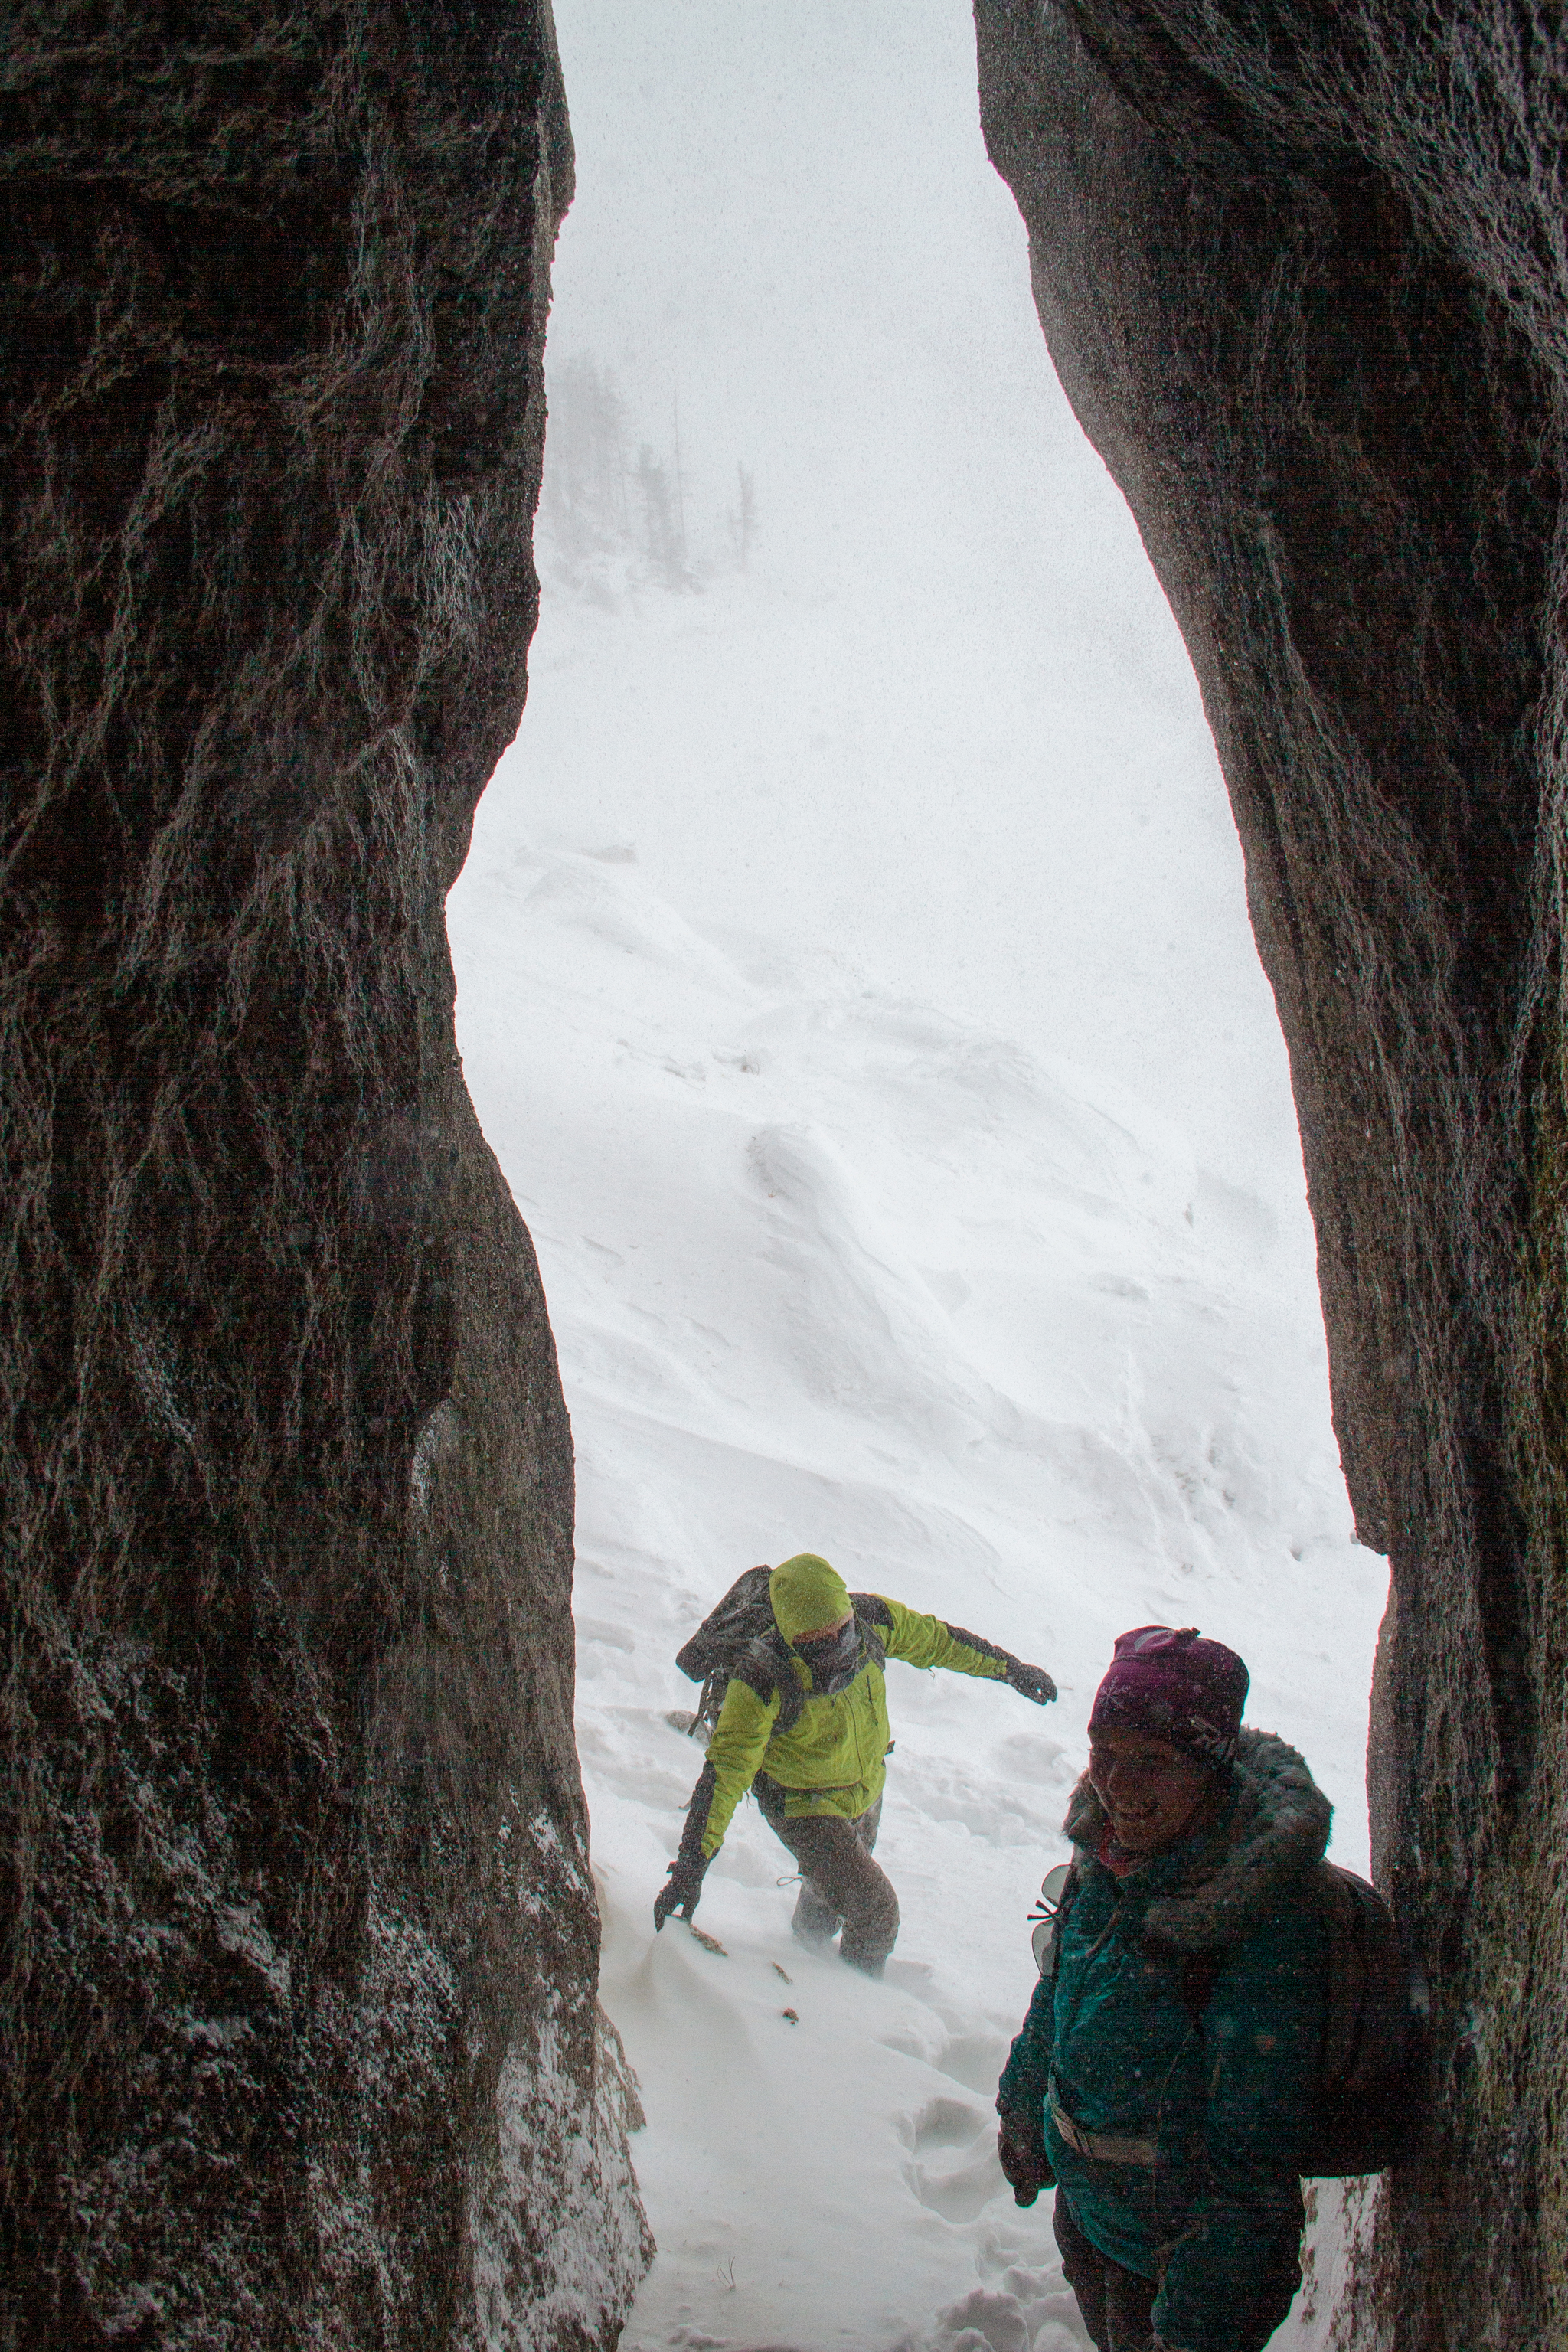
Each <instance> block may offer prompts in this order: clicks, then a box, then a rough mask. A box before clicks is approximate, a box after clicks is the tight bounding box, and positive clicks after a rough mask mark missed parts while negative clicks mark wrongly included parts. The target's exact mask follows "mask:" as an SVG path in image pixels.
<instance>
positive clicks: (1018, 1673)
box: [1004, 1658, 1057, 1706]
mask: <svg viewBox="0 0 1568 2352" xmlns="http://www.w3.org/2000/svg"><path fill="white" fill-rule="evenodd" d="M1004 1679H1005V1682H1006V1684H1007V1686H1008V1688H1009V1689H1010V1690H1016V1691H1021V1692H1022V1693H1023V1695H1024V1696H1025V1697H1026V1698H1032V1699H1033V1700H1034V1702H1035V1705H1036V1706H1049V1705H1050V1703H1051V1701H1052V1699H1054V1698H1055V1696H1056V1695H1057V1686H1056V1685H1055V1683H1054V1682H1052V1680H1051V1678H1050V1676H1049V1675H1048V1674H1047V1672H1046V1670H1045V1668H1044V1666H1026V1664H1024V1661H1023V1659H1022V1658H1009V1659H1008V1661H1007V1672H1006V1675H1005V1678H1004Z"/></svg>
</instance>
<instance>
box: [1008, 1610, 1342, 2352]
mask: <svg viewBox="0 0 1568 2352" xmlns="http://www.w3.org/2000/svg"><path fill="white" fill-rule="evenodd" d="M1246 1695H1247V1668H1246V1665H1245V1664H1243V1662H1242V1660H1241V1659H1240V1658H1238V1657H1237V1654H1236V1652H1235V1651H1234V1650H1230V1649H1227V1648H1226V1646H1225V1644H1224V1643H1220V1642H1214V1641H1205V1640H1204V1639H1203V1637H1202V1636H1201V1635H1200V1634H1199V1633H1197V1632H1196V1631H1195V1629H1194V1628H1191V1627H1186V1628H1183V1629H1181V1630H1179V1631H1173V1629H1172V1628H1171V1627H1169V1626H1165V1625H1141V1626H1139V1627H1137V1628H1136V1629H1135V1630H1134V1631H1133V1632H1132V1633H1123V1634H1122V1635H1121V1638H1120V1639H1119V1640H1118V1642H1117V1644H1116V1654H1115V1656H1114V1658H1113V1659H1112V1661H1111V1664H1110V1671H1109V1672H1108V1673H1107V1675H1106V1676H1105V1679H1104V1681H1103V1682H1102V1683H1101V1684H1100V1689H1099V1691H1098V1692H1097V1694H1096V1696H1095V1702H1094V1706H1093V1709H1092V1711H1091V1713H1090V1716H1089V1770H1088V1772H1087V1773H1086V1774H1085V1775H1084V1778H1083V1779H1082V1780H1081V1781H1080V1782H1079V1786H1078V1788H1077V1790H1075V1791H1074V1794H1073V1800H1072V1803H1071V1805H1070V1807H1069V1809H1068V1820H1067V1832H1068V1837H1069V1838H1070V1839H1071V1840H1072V1843H1073V1845H1074V1847H1075V1849H1076V1859H1075V1861H1074V1864H1073V1870H1072V1874H1071V1876H1070V1877H1069V1879H1068V1889H1067V1892H1066V1893H1065V1895H1064V1898H1063V1901H1062V1906H1061V1909H1060V1911H1059V1912H1058V1926H1057V1931H1056V1936H1055V1940H1054V1951H1053V1957H1054V1968H1053V1967H1051V1966H1050V1965H1049V1964H1047V1973H1045V1974H1044V1975H1042V1977H1041V1979H1040V1982H1039V1984H1038V1986H1037V1989H1036V1992H1035V1997H1034V2000H1033V2002H1032V2004H1031V2006H1030V2009H1029V2013H1028V2016H1027V2017H1026V2019H1025V2021H1024V2027H1023V2031H1022V2032H1021V2033H1020V2034H1019V2035H1018V2037H1017V2039H1016V2042H1014V2044H1013V2048H1012V2053H1011V2055H1010V2056H1009V2058H1008V2060H1007V2064H1006V2067H1005V2070H1004V2072H1003V2075H1002V2080H1001V2084H1000V2085H999V2087H998V2091H997V2098H996V2105H997V2110H998V2113H999V2114H1000V2116H1001V2118H1002V2122H1001V2130H1000V2133H999V2135H998V2151H997V2152H998V2155H999V2157H1000V2159H1001V2164H1002V2168H1003V2170H1004V2172H1005V2174H1006V2175H1007V2178H1008V2179H1009V2180H1010V2181H1011V2182H1012V2184H1013V2189H1014V2193H1015V2195H1016V2199H1017V2201H1018V2203H1019V2204H1020V2205H1028V2204H1032V2203H1033V2202H1034V2200H1035V2199H1036V2197H1037V2195H1038V2194H1039V2192H1040V2190H1041V2189H1044V2188H1048V2187H1049V2186H1050V2185H1051V2183H1052V2182H1053V2181H1055V2182H1056V2183H1057V2184H1058V2189H1057V2204H1056V2216H1055V2222H1056V2235H1057V2242H1058V2246H1059V2247H1060V2249H1061V2253H1062V2263H1063V2268H1064V2269H1065V2271H1066V2273H1067V2277H1068V2283H1069V2284H1070V2285H1071V2286H1072V2288H1073V2291H1074V2293H1075V2294H1076V2295H1077V2297H1078V2301H1079V2309H1080V2310H1081V2312H1082V2314H1083V2319H1084V2326H1085V2327H1086V2329H1087V2331H1088V2334H1089V2337H1090V2339H1091V2341H1092V2342H1093V2343H1094V2344H1095V2345H1096V2346H1097V2347H1099V2352H1262V2347H1263V2346H1264V2345H1265V2344H1266V2343H1267V2342H1268V2339H1269V2337H1270V2336H1272V2335H1273V2333H1274V2331H1275V2329H1276V2328H1277V2327H1278V2326H1279V2325H1280V2323H1281V2321H1282V2320H1283V2319H1284V2318H1285V2315H1286V2314H1287V2313H1288V2311H1289V2307H1290V2303H1291V2299H1292V2297H1293V2296H1294V2294H1295V2292H1296V2288H1297V2285H1298V2284H1299V2283H1300V2263H1299V2259H1298V2256H1299V2249H1300V2237H1301V2226H1302V2202H1301V2183H1300V2178H1299V2162H1300V2155H1301V2152H1302V2142H1303V2137H1304V2134H1305V2131H1306V2128H1307V2126H1308V2125H1309V2124H1310V2119H1311V2115H1312V2100H1313V2094H1314V2090H1315V2086H1316V2083H1317V2071H1318V2061H1319V2055H1320V2053H1321V2046H1322V2038H1323V2032H1324V2024H1325V1990H1324V1989H1325V1984H1326V1980H1327V1966H1328V1954H1327V1946H1326V1940H1325V1933H1324V1929H1323V1926H1322V1920H1321V1914H1320V1912H1319V1910H1318V1906H1317V1905H1316V1904H1315V1902H1314V1901H1313V1898H1312V1894H1311V1886H1310V1873H1311V1871H1312V1869H1313V1866H1314V1865H1315V1864H1317V1863H1318V1862H1319V1861H1320V1860H1321V1855H1322V1853H1323V1849H1324V1847H1325V1845H1326V1844H1327V1842H1328V1834H1329V1822H1330V1806H1329V1801H1328V1800H1327V1798H1326V1797H1324V1796H1323V1795H1322V1793H1321V1790H1319V1789H1318V1788H1317V1787H1316V1786H1315V1785H1314V1783H1313V1780H1312V1776H1311V1774H1310V1772H1309V1770H1308V1769H1307V1767H1306V1765H1305V1763H1304V1762H1303V1761H1302V1759H1301V1758H1300V1756H1299V1755H1298V1754H1297V1752H1296V1750H1295V1749H1294V1748H1289V1747H1287V1745H1286V1743H1285V1742H1284V1740H1282V1739H1279V1738H1276V1737H1275V1736H1274V1735H1273V1733H1271V1732H1265V1731H1255V1730H1252V1729H1250V1728H1244V1727H1243V1725H1242V1721H1241V1710H1242V1704H1243V1701H1244V1699H1245V1697H1246Z"/></svg>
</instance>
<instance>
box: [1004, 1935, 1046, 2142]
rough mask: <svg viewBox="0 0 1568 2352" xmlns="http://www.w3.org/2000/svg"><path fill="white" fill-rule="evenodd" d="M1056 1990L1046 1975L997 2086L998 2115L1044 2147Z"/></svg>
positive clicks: (1036, 1989) (1009, 2053) (1040, 1981)
mask: <svg viewBox="0 0 1568 2352" xmlns="http://www.w3.org/2000/svg"><path fill="white" fill-rule="evenodd" d="M1056 1992H1057V1988H1056V1982H1055V1979H1053V1978H1051V1977H1042V1978H1041V1979H1040V1980H1039V1982H1038V1984H1037V1986H1036V1987H1035V1997H1034V1999H1033V2000H1031V2001H1030V2003H1029V2011H1028V2015H1027V2016H1026V2018H1025V2020H1024V2022H1023V2026H1022V2028H1021V2029H1020V2031H1019V2032H1018V2034H1017V2036H1016V2040H1015V2041H1014V2043H1013V2047H1012V2049H1011V2050H1010V2051H1009V2052H1008V2053H1007V2063H1006V2064H1005V2066H1004V2067H1003V2069H1002V2079H1001V2081H1000V2082H999V2083H998V2084H997V2085H996V2112H997V2114H998V2115H999V2116H1002V2117H1003V2118H1004V2119H1005V2121H1008V2122H1014V2123H1016V2124H1017V2125H1018V2126H1020V2127H1021V2128H1022V2129H1023V2130H1024V2131H1026V2133H1028V2134H1029V2135H1030V2137H1032V2138H1033V2139H1035V2140H1037V2141H1038V2143H1039V2145H1040V2146H1041V2147H1044V2146H1045V2137H1046V2092H1047V2087H1048V2085H1049V2083H1050V2076H1051V2048H1052V2044H1053V2042H1054V2041H1055V2038H1056Z"/></svg>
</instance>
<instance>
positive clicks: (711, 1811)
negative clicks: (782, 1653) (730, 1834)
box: [681, 1552, 1018, 1863]
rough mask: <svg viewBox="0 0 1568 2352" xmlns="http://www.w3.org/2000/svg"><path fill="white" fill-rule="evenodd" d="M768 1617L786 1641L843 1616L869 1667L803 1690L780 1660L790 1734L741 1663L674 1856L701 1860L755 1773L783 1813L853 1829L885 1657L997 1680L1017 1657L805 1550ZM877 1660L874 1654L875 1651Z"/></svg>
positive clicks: (878, 1767) (881, 1709)
mask: <svg viewBox="0 0 1568 2352" xmlns="http://www.w3.org/2000/svg"><path fill="white" fill-rule="evenodd" d="M768 1597H769V1599H770V1601H772V1603H773V1616H774V1618H775V1619H776V1621H777V1623H778V1628H779V1631H780V1633H782V1634H783V1635H784V1640H785V1641H786V1642H794V1641H795V1640H797V1639H799V1638H800V1637H801V1636H802V1635H803V1634H807V1633H815V1632H817V1631H819V1630H820V1629H821V1628H823V1627H824V1626H827V1625H832V1624H835V1623H837V1622H838V1621H839V1620H840V1619H842V1618H845V1617H847V1616H848V1615H849V1613H850V1611H851V1608H852V1607H853V1610H854V1613H855V1615H856V1617H857V1618H858V1622H859V1623H860V1625H861V1628H862V1630H863V1632H864V1633H866V1634H867V1636H868V1640H867V1642H866V1649H865V1656H866V1663H865V1664H864V1665H863V1666H862V1667H861V1668H860V1670H859V1672H858V1674H857V1675H855V1678H854V1680H853V1681H852V1682H851V1683H850V1684H849V1685H847V1688H845V1689H843V1690H839V1691H835V1692H832V1693H831V1694H826V1695H824V1694H821V1693H818V1694H816V1695H814V1694H813V1692H812V1686H811V1670H810V1668H809V1667H808V1666H807V1665H806V1664H805V1661H804V1659H801V1658H798V1657H794V1656H792V1657H791V1658H790V1661H789V1665H790V1668H791V1669H792V1670H793V1672H794V1674H795V1678H796V1680H797V1681H798V1683H799V1685H800V1687H801V1692H802V1705H801V1708H800V1712H799V1714H798V1715H797V1716H796V1717H795V1721H794V1722H793V1723H792V1724H790V1725H789V1727H788V1728H787V1729H784V1730H780V1729H777V1728H776V1726H777V1723H778V1718H779V1714H780V1699H779V1695H778V1690H777V1686H776V1684H775V1682H774V1679H773V1675H772V1673H770V1672H769V1671H768V1670H767V1668H766V1667H765V1666H764V1667H762V1668H761V1669H760V1670H758V1671H755V1672H752V1671H751V1670H749V1669H748V1668H746V1667H744V1666H742V1669H741V1671H740V1672H739V1673H738V1674H737V1675H735V1676H734V1677H733V1679H732V1680H731V1683H730V1685H729V1686H728V1688H727V1689H726V1691H725V1693H724V1703H723V1706H721V1709H720V1711H719V1721H718V1724H717V1727H715V1729H714V1732H713V1736H712V1738H711V1739H710V1741H709V1743H708V1761H707V1764H706V1765H705V1766H704V1768H703V1771H702V1774H701V1777H700V1780H699V1781H698V1783H697V1787H696V1789H695V1790H694V1791H693V1793H692V1799H691V1804H690V1807H689V1811H688V1813H687V1817H686V1831H685V1834H684V1836H683V1837H682V1839H681V1848H682V1851H683V1852H690V1851H693V1850H694V1851H695V1853H700V1856H701V1859H702V1861H703V1862H704V1863H707V1862H709V1861H710V1860H711V1859H712V1857H713V1855H714V1854H716V1853H718V1851H719V1848H720V1846H721V1844H722V1843H723V1840H724V1832H725V1831H726V1830H727V1829H728V1828H729V1826H730V1821H731V1815H732V1814H733V1812H734V1811H735V1808H736V1806H737V1805H738V1804H739V1803H740V1801H741V1800H742V1797H743V1796H744V1795H745V1793H746V1791H747V1790H748V1789H749V1788H750V1787H751V1785H752V1781H753V1780H755V1778H756V1776H757V1774H758V1773H759V1772H766V1773H767V1774H769V1776H770V1777H771V1778H772V1779H773V1780H776V1781H778V1782H779V1783H780V1784H781V1786H782V1787H783V1788H784V1790H785V1791H786V1795H785V1799H784V1812H785V1814H786V1815H789V1816H792V1817H795V1818H798V1817H799V1816H800V1815H802V1814H806V1813H840V1814H842V1815H843V1816H844V1817H845V1819H846V1820H848V1821H853V1820H855V1819H856V1818H857V1817H858V1815H859V1814H861V1813H863V1812H865V1811H868V1809H869V1807H871V1806H872V1805H874V1804H875V1803H876V1801H877V1799H878V1798H879V1796H880V1795H881V1793H882V1783H883V1781H884V1780H886V1778H887V1766H886V1765H885V1764H884V1762H883V1760H882V1759H883V1758H884V1756H885V1754H886V1752H887V1748H888V1745H889V1725H888V1696H887V1682H886V1677H885V1676H884V1675H883V1672H882V1657H883V1656H886V1657H889V1658H902V1659H903V1660H904V1662H905V1664H908V1665H911V1666H949V1667H951V1668H952V1670H953V1672H954V1673H956V1674H961V1675H979V1676H980V1677H981V1678H982V1679H983V1680H984V1681H988V1682H1005V1681H1006V1680H1007V1679H1008V1675H1009V1669H1010V1668H1016V1667H1017V1665H1018V1661H1017V1660H1016V1659H1015V1658H1014V1657H1013V1656H1012V1654H1011V1653H1010V1652H1008V1651H1006V1650H999V1649H997V1648H996V1646H995V1645H994V1643H990V1642H985V1641H982V1640H981V1638H980V1637H979V1635H978V1634H975V1633H965V1632H964V1631H963V1627H962V1626H958V1625H949V1624H945V1623H944V1622H943V1621H942V1619H941V1618H940V1617H926V1616H922V1615H921V1613H920V1612H919V1611H918V1610H914V1609H906V1608H905V1607H904V1605H903V1603H902V1602H901V1601H890V1600H889V1599H888V1598H887V1597H886V1595H884V1594H882V1593H874V1592H858V1593H855V1594H853V1595H851V1593H850V1592H849V1590H848V1588H847V1585H846V1584H845V1582H844V1580H843V1579H842V1578H841V1577H840V1576H839V1575H837V1572H836V1571H835V1570H833V1569H832V1568H830V1567H829V1566H828V1563H827V1562H826V1560H825V1559H819V1558H818V1557H817V1556H816V1553H814V1552H802V1553H800V1554H798V1555H797V1556H796V1558H795V1559H788V1560H785V1561H784V1563H783V1564H782V1565H781V1566H780V1567H778V1568H775V1569H774V1570H773V1573H772V1575H771V1577H770V1578H769V1580H768ZM879 1653H880V1654H879Z"/></svg>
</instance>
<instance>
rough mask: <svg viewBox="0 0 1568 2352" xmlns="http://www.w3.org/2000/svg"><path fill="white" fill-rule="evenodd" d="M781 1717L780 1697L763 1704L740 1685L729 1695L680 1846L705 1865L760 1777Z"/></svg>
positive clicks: (732, 1686) (733, 1685) (733, 1684)
mask: <svg viewBox="0 0 1568 2352" xmlns="http://www.w3.org/2000/svg"><path fill="white" fill-rule="evenodd" d="M778 1711H779V1702H778V1696H777V1694H776V1693H774V1694H773V1696H771V1697H769V1698H763V1697H761V1696H759V1694H758V1693H757V1692H756V1691H754V1690H753V1689H752V1686H751V1685H750V1683H742V1682H737V1681H731V1683H730V1685H729V1686H728V1687H727V1689H726V1690H725V1693H724V1704H723V1706H721V1708H720V1710H719V1720H718V1723H717V1724H716V1725H715V1727H714V1730H713V1737H712V1738H711V1739H710V1741H709V1742H708V1761H707V1763H706V1764H705V1765H704V1766H703V1768H702V1771H701V1775H700V1778H699V1780H698V1783H697V1787H696V1789H695V1790H693V1792H692V1798H691V1803H690V1805H689V1807H688V1809H687V1814H686V1831H685V1834H684V1835H683V1837H682V1838H681V1841H680V1843H681V1845H682V1846H683V1847H685V1846H687V1845H688V1844H690V1845H694V1846H695V1847H696V1849H697V1851H698V1852H699V1853H700V1855H701V1857H702V1859H703V1861H704V1862H711V1860H712V1858H713V1856H714V1855H715V1854H716V1853H718V1851H719V1849H720V1847H721V1845H722V1844H723V1843H724V1832H725V1831H726V1830H727V1829H728V1828H729V1826H730V1822H731V1818H732V1817H733V1814H734V1811H735V1808H736V1806H737V1805H738V1804H739V1803H740V1801H741V1800H742V1797H743V1796H744V1795H745V1793H746V1791H747V1790H748V1789H749V1788H750V1787H751V1785H752V1781H753V1780H755V1779H756V1777H757V1767H758V1766H759V1765H760V1764H761V1762H762V1760H763V1757H764V1755H765V1754H766V1753H767V1746H768V1742H769V1740H770V1739H771V1738H773V1721H774V1718H775V1717H776V1716H777V1714H778ZM704 1798H706V1807H705V1809H704V1807H703V1800H704ZM699 1814H700V1818H699Z"/></svg>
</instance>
